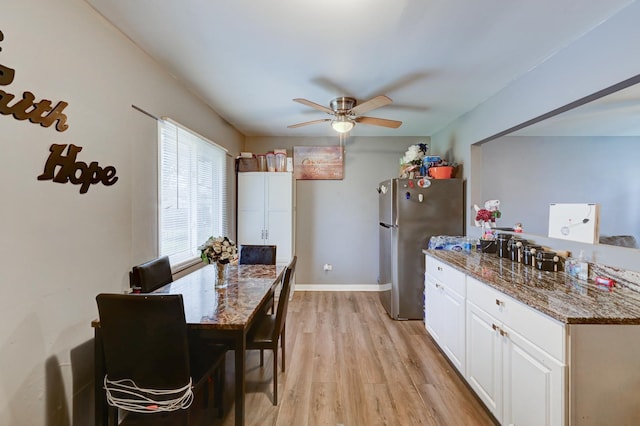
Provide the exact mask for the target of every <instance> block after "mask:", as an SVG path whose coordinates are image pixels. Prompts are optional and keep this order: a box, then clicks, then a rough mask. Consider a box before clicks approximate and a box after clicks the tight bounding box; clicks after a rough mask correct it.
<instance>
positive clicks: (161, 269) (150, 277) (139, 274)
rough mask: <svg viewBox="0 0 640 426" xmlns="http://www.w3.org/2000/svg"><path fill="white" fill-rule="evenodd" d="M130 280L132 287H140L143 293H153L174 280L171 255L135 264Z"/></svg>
mask: <svg viewBox="0 0 640 426" xmlns="http://www.w3.org/2000/svg"><path fill="white" fill-rule="evenodd" d="M129 280H130V283H131V286H132V288H135V287H139V288H140V292H141V293H151V292H152V291H153V290H155V289H158V288H160V287H162V286H163V285H165V284H169V283H170V282H173V275H172V274H171V264H170V263H169V257H168V256H162V257H159V258H158V259H153V260H150V261H148V262H145V263H143V264H141V265H138V266H134V267H133V269H132V271H131V274H130V277H129Z"/></svg>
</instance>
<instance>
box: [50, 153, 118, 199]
mask: <svg viewBox="0 0 640 426" xmlns="http://www.w3.org/2000/svg"><path fill="white" fill-rule="evenodd" d="M65 148H67V145H66V144H65V145H57V144H53V145H51V147H50V148H49V151H51V154H49V158H48V159H47V162H46V163H45V165H44V171H43V172H42V174H41V175H40V176H38V180H53V181H54V182H58V183H67V182H71V183H72V184H74V185H81V186H80V193H81V194H84V193H85V192H87V191H88V190H89V185H94V184H96V183H98V182H102V183H103V185H105V186H111V185H113V184H114V183H116V182H117V181H118V177H117V176H116V169H115V167H113V166H107V167H105V168H104V169H103V168H102V167H100V166H98V162H97V161H94V162H92V163H91V164H89V165H87V163H85V162H83V161H76V156H77V155H78V153H79V152H80V151H82V147H80V146H75V145H73V144H71V145H69V147H68V148H67V155H63V152H64V149H65ZM56 167H59V168H58V173H55V171H56Z"/></svg>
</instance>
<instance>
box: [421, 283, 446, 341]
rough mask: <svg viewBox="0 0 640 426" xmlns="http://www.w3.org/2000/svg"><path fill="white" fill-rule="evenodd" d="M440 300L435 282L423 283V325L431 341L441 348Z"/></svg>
mask: <svg viewBox="0 0 640 426" xmlns="http://www.w3.org/2000/svg"><path fill="white" fill-rule="evenodd" d="M440 298H441V295H440V291H439V289H438V288H437V284H436V282H435V281H433V280H431V279H429V278H427V279H426V280H425V283H424V315H425V319H424V324H425V327H426V328H427V331H428V332H429V334H430V335H431V337H433V340H435V341H436V343H438V345H439V346H440V347H441V348H442V337H441V336H440V331H441V329H442V326H441V323H442V312H441V309H439V307H440V306H442V304H441V303H440Z"/></svg>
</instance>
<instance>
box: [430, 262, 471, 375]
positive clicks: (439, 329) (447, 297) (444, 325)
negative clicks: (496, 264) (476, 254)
mask: <svg viewBox="0 0 640 426" xmlns="http://www.w3.org/2000/svg"><path fill="white" fill-rule="evenodd" d="M426 260H427V261H426V274H425V290H424V298H425V327H426V328H427V331H428V332H429V334H431V337H433V340H435V341H436V343H437V344H438V346H440V348H441V349H442V351H443V352H444V353H445V354H446V355H447V357H448V358H449V360H450V361H451V363H452V364H453V365H454V366H455V367H456V368H457V369H458V371H459V372H460V373H461V374H462V375H464V372H465V366H466V364H465V275H464V274H463V273H462V272H460V271H457V270H455V269H453V268H452V267H450V266H447V265H445V264H444V263H442V262H438V261H437V260H434V259H433V258H427V259H426Z"/></svg>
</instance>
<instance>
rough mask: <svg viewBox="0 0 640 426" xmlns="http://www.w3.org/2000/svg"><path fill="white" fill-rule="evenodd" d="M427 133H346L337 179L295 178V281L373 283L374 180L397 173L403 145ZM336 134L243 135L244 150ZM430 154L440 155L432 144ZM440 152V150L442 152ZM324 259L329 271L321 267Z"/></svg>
mask: <svg viewBox="0 0 640 426" xmlns="http://www.w3.org/2000/svg"><path fill="white" fill-rule="evenodd" d="M419 142H427V143H429V138H428V137H422V138H418V137H396V138H375V137H351V138H349V139H347V141H346V142H345V157H344V158H345V161H344V179H343V180H298V181H297V184H296V188H297V190H296V197H297V226H296V254H297V255H298V267H297V269H296V284H377V279H378V193H377V192H376V188H377V185H378V183H379V182H380V181H382V180H385V179H389V178H392V177H397V176H398V172H399V167H400V158H401V157H402V155H403V154H404V152H405V151H406V149H407V148H408V147H409V145H412V144H415V143H419ZM338 144H339V141H338V138H337V137H335V138H282V137H275V138H267V137H247V139H246V145H245V150H248V151H251V152H253V153H264V152H266V151H269V150H272V149H273V148H286V149H287V151H288V155H289V156H291V155H292V152H293V151H292V149H293V147H294V146H301V145H307V146H313V145H320V146H324V145H338ZM430 152H432V153H436V154H441V153H440V152H439V151H438V150H437V148H435V147H431V150H430ZM442 154H443V153H442ZM325 263H330V264H332V265H333V270H332V271H330V272H325V271H323V268H322V267H323V265H324V264H325Z"/></svg>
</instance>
